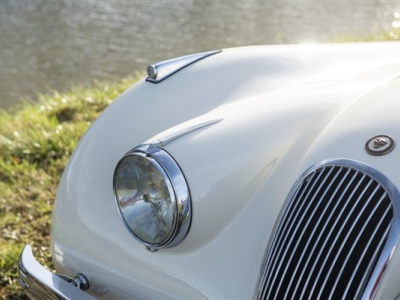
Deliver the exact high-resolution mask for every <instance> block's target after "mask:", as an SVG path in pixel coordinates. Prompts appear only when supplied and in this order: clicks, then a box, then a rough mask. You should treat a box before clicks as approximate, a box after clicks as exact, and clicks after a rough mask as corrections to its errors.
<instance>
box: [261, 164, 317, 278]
mask: <svg viewBox="0 0 400 300" xmlns="http://www.w3.org/2000/svg"><path fill="white" fill-rule="evenodd" d="M324 171H325V169H323V170H321V172H320V174H319V176H318V177H317V180H315V181H314V184H313V185H312V186H311V188H310V190H309V191H308V193H307V194H306V196H305V199H308V196H309V195H310V194H311V192H312V191H313V189H314V187H315V186H316V185H317V182H318V181H319V179H320V178H321V177H322V175H323V173H324ZM320 189H321V186H319V187H318V188H317V192H318V191H319V190H320ZM298 203H300V208H299V210H297V211H296V214H295V216H294V218H293V219H292V220H290V219H289V218H288V221H287V222H285V223H286V225H288V226H289V228H288V230H287V231H286V234H285V235H284V237H283V240H281V243H279V244H277V245H276V250H278V249H280V248H281V246H282V244H285V243H286V240H287V238H288V237H290V233H291V231H292V227H293V226H294V225H295V224H296V223H297V222H298V218H299V217H301V214H300V212H301V211H302V210H303V206H304V205H305V204H307V201H304V200H303V201H298ZM310 205H311V202H309V203H308V206H310ZM308 206H307V207H308ZM307 207H306V208H305V210H307ZM290 221H292V222H290ZM289 224H290V225H289ZM285 228H287V226H285ZM283 232H285V230H283V231H282V234H283ZM285 252H286V251H285ZM276 253H278V254H277V255H278V257H277V258H275V257H272V259H271V261H272V262H275V263H274V264H273V266H272V272H270V276H269V277H268V281H267V283H266V285H268V284H269V282H270V280H271V276H272V275H273V274H274V273H275V272H274V270H275V267H276V264H279V266H280V265H281V264H282V259H281V256H283V254H282V255H279V251H276ZM275 277H276V273H275V276H274V278H275Z"/></svg>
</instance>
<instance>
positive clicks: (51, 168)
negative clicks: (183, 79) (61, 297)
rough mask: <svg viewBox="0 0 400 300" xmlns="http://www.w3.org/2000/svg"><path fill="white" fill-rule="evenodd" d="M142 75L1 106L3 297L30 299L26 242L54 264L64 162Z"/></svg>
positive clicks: (0, 280) (0, 274) (40, 257)
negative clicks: (20, 267)
mask: <svg viewBox="0 0 400 300" xmlns="http://www.w3.org/2000/svg"><path fill="white" fill-rule="evenodd" d="M137 79H138V78H132V77H131V78H126V79H123V80H120V81H118V82H114V83H111V84H105V83H99V82H95V83H94V84H93V85H91V86H90V87H82V86H77V87H73V88H72V89H71V90H70V91H68V92H65V93H58V92H52V93H48V94H41V95H39V96H38V98H39V99H38V101H37V102H36V103H33V104H32V103H24V104H22V105H20V106H19V108H16V109H14V110H13V111H11V112H5V111H0V203H1V206H0V231H1V235H0V299H25V298H26V296H25V295H24V292H23V290H22V289H21V288H20V287H19V283H18V275H17V262H18V258H19V255H20V253H21V250H22V249H23V247H24V245H25V244H30V245H32V247H33V251H34V254H35V256H36V258H37V259H38V261H39V262H40V263H42V264H44V265H46V266H47V267H48V268H49V269H52V265H51V258H50V252H49V250H50V249H49V248H50V239H49V238H50V236H49V234H50V222H51V211H52V205H53V200H54V197H55V194H56V190H57V185H58V182H59V180H60V177H61V175H62V172H63V170H64V167H65V165H66V163H67V161H68V158H69V157H70V155H71V153H72V151H73V150H74V148H75V146H76V145H77V143H78V141H79V139H80V137H81V136H82V135H83V133H84V132H85V131H86V130H87V129H88V127H89V126H90V124H91V123H92V122H93V121H94V120H95V119H96V118H97V117H98V115H99V114H100V113H101V112H102V111H103V110H104V109H105V108H106V107H107V106H108V105H109V104H110V103H111V102H112V101H113V99H115V98H117V97H118V95H119V94H120V93H121V92H123V91H124V90H126V89H127V88H128V87H130V86H131V85H132V84H133V83H134V82H136V81H137Z"/></svg>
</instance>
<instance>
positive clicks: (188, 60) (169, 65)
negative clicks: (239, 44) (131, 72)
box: [146, 50, 222, 83]
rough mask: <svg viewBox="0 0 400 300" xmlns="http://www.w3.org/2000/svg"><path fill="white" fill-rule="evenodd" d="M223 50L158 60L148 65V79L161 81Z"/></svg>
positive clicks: (152, 81) (153, 81) (155, 81)
mask: <svg viewBox="0 0 400 300" xmlns="http://www.w3.org/2000/svg"><path fill="white" fill-rule="evenodd" d="M220 52H222V50H215V51H208V52H203V53H197V54H191V55H186V56H182V57H178V58H173V59H169V60H165V61H162V62H158V63H156V64H153V65H150V66H148V67H147V78H146V81H148V82H151V83H159V82H161V81H163V80H165V79H167V78H168V77H170V76H171V75H173V74H175V73H177V72H178V71H180V70H182V69H183V68H186V67H187V66H189V65H191V64H193V63H195V62H197V61H199V60H201V59H204V58H206V57H208V56H211V55H214V54H217V53H220Z"/></svg>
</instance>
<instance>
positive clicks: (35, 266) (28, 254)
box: [18, 245, 96, 300]
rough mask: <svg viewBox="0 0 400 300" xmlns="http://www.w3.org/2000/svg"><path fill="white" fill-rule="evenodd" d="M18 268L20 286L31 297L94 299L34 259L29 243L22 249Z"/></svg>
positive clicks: (55, 299)
mask: <svg viewBox="0 0 400 300" xmlns="http://www.w3.org/2000/svg"><path fill="white" fill-rule="evenodd" d="M18 269H19V274H20V283H21V286H22V287H23V288H24V289H25V291H26V293H27V294H28V296H30V297H32V298H36V299H54V300H59V299H88V300H90V299H96V298H94V297H93V296H91V295H89V294H87V293H85V292H84V291H82V290H80V289H78V288H77V287H75V286H74V285H73V284H71V283H69V282H67V281H65V280H64V279H62V278H61V277H59V276H57V275H56V274H53V273H52V272H50V271H49V270H47V269H46V268H45V267H43V266H42V265H41V264H40V263H39V262H37V261H36V259H35V257H34V256H33V254H32V248H31V246H29V245H26V246H25V248H24V250H23V251H22V254H21V257H20V261H19V264H18Z"/></svg>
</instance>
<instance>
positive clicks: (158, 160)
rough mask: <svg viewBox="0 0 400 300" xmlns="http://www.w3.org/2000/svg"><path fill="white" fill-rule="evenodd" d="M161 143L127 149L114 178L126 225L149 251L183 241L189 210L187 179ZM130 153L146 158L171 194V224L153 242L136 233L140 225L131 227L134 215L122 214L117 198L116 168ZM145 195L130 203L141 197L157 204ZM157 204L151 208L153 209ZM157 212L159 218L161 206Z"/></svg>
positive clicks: (188, 219) (189, 221)
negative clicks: (158, 238)
mask: <svg viewBox="0 0 400 300" xmlns="http://www.w3.org/2000/svg"><path fill="white" fill-rule="evenodd" d="M160 146H161V144H160V142H155V143H152V144H144V145H140V146H138V147H135V148H133V149H132V150H131V151H129V152H128V153H126V154H125V155H124V157H122V158H121V160H120V161H119V163H118V164H117V166H116V169H115V173H114V179H113V185H114V194H115V198H116V202H117V205H118V209H119V212H120V215H121V217H122V219H123V221H124V224H125V226H126V228H127V229H128V230H129V231H130V233H131V234H132V235H133V236H134V238H135V239H136V240H138V241H139V242H140V243H142V244H143V245H144V246H145V247H146V249H147V250H149V251H151V252H155V251H156V250H158V249H162V248H169V247H173V246H175V245H177V244H179V243H180V242H182V240H183V239H184V238H185V237H186V235H187V233H188V231H189V228H190V223H191V214H192V207H191V199H190V193H189V188H188V185H187V183H186V179H185V177H184V175H183V173H182V171H181V169H180V168H179V166H178V164H177V163H176V162H175V160H174V159H173V158H172V156H171V155H170V154H169V153H167V152H166V151H165V150H164V149H162V148H161V147H160ZM129 157H138V158H140V159H143V160H146V161H147V162H149V163H150V164H151V165H152V166H153V167H154V168H156V169H157V171H158V173H159V174H160V175H161V176H162V177H163V180H164V182H165V185H166V188H167V189H168V192H169V196H170V198H169V199H168V202H170V203H169V205H171V206H172V222H171V224H172V225H171V228H168V232H167V234H166V235H165V237H164V238H163V239H162V240H161V241H158V242H154V243H153V242H148V241H146V240H145V239H144V238H143V236H140V234H138V232H139V231H140V229H139V228H137V229H138V230H137V231H136V232H135V229H136V228H132V225H131V224H129V219H130V218H133V215H130V216H129V215H127V214H124V212H123V208H124V203H123V202H122V200H121V199H119V198H118V192H117V171H118V168H119V166H120V164H121V163H122V162H123V161H124V160H125V159H127V158H129ZM145 195H146V194H144V195H143V197H142V198H143V199H142V198H137V199H135V200H134V202H133V201H132V202H133V205H135V204H136V202H138V201H141V202H146V203H149V204H150V205H152V207H156V206H157V204H155V203H153V202H152V201H151V200H147V199H146V198H145V197H144V196H145ZM128 201H129V200H128ZM156 201H158V202H161V201H164V200H163V199H161V200H160V199H158V200H156ZM156 201H155V202H156ZM156 208H157V207H156ZM156 208H153V209H154V210H155V209H156ZM157 214H158V215H157V216H158V217H159V218H162V217H164V215H165V213H164V215H163V216H162V217H161V214H160V209H158V210H157ZM163 222H164V221H163ZM164 224H165V222H164ZM150 225H151V224H150Z"/></svg>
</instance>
